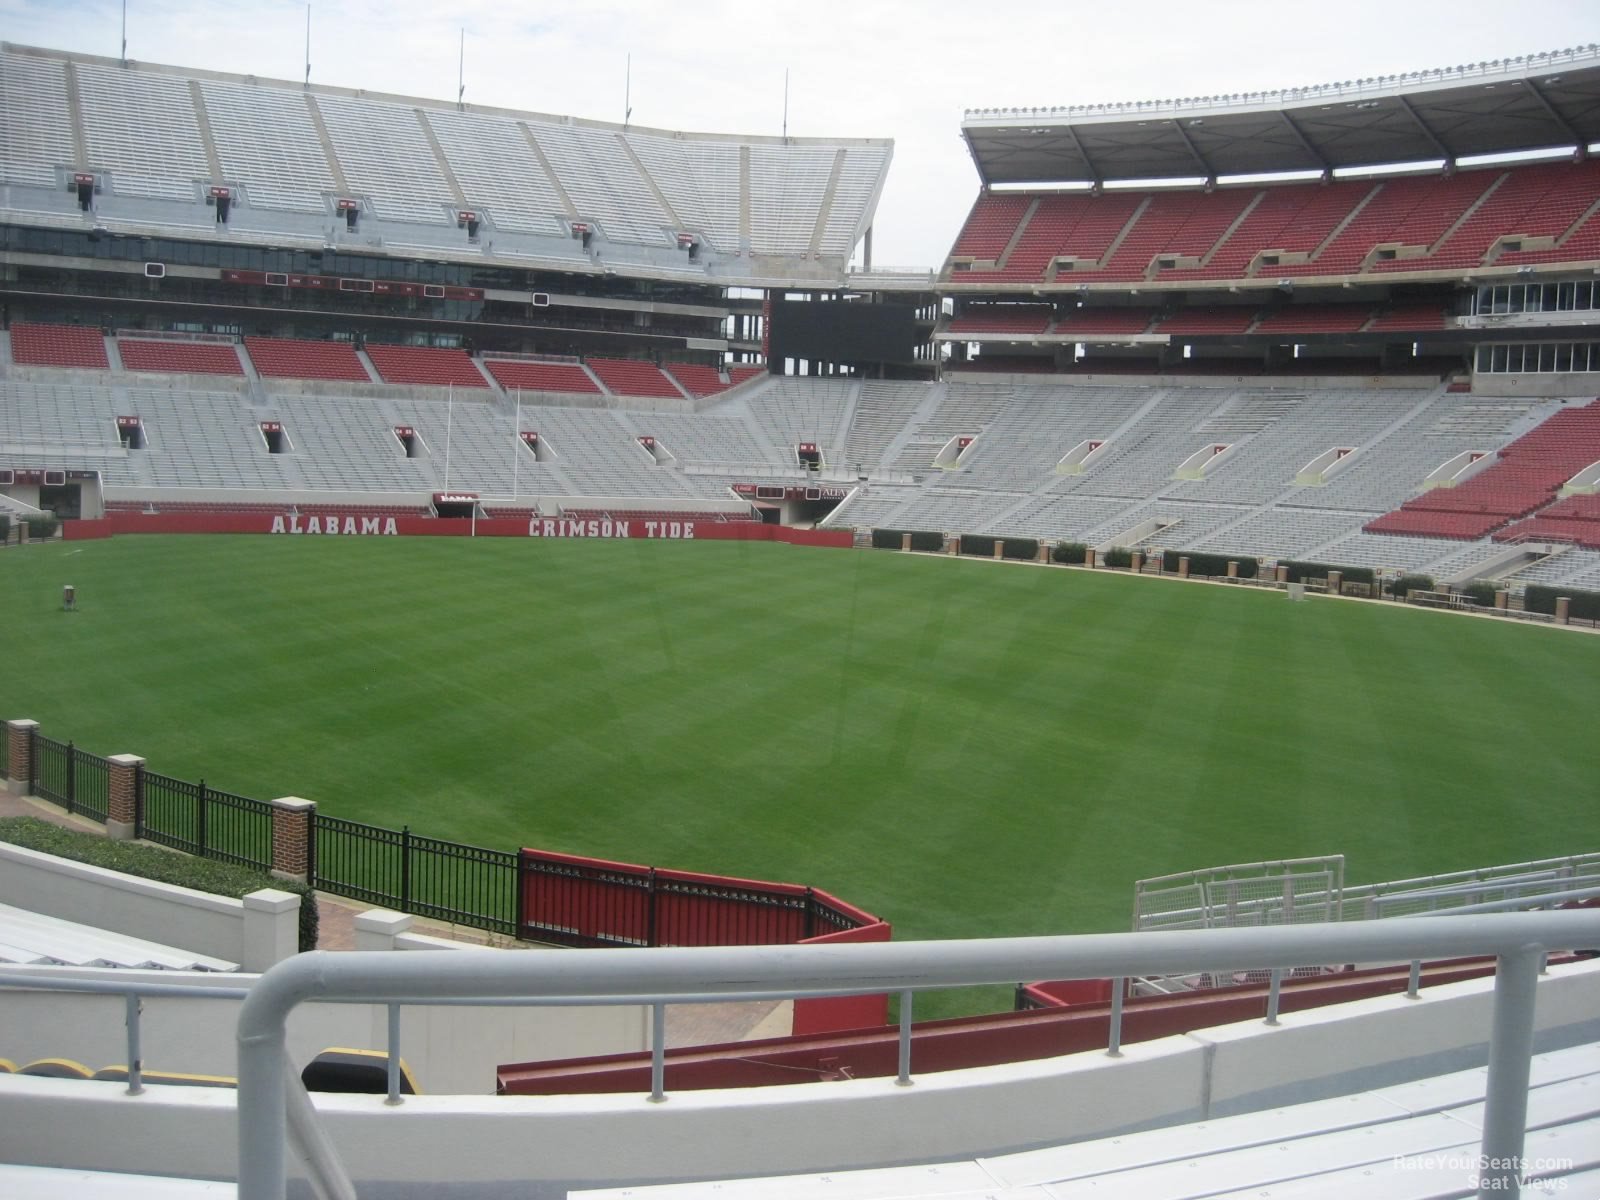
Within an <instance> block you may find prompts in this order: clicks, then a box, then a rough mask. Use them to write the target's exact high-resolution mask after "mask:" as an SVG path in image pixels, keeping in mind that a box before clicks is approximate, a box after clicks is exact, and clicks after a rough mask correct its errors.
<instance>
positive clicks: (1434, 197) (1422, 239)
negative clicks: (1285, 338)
mask: <svg viewBox="0 0 1600 1200" xmlns="http://www.w3.org/2000/svg"><path fill="white" fill-rule="evenodd" d="M1499 178H1500V173H1499V172H1497V171H1463V172H1462V173H1461V174H1459V175H1448V176H1442V177H1441V176H1420V177H1408V176H1401V177H1399V178H1396V179H1386V180H1384V182H1383V186H1382V188H1381V189H1380V190H1379V191H1378V193H1377V194H1376V195H1375V196H1373V197H1372V199H1371V200H1369V201H1368V202H1367V204H1366V206H1365V207H1364V208H1362V210H1361V211H1360V212H1359V213H1357V214H1356V217H1355V219H1354V220H1353V221H1351V222H1350V224H1349V225H1348V226H1346V227H1345V229H1344V230H1343V231H1342V232H1341V233H1340V234H1339V236H1338V237H1336V238H1334V239H1333V241H1332V243H1330V244H1329V245H1328V246H1327V248H1326V249H1324V250H1323V251H1322V253H1320V254H1318V255H1317V256H1316V258H1315V259H1313V260H1312V261H1311V262H1309V263H1306V264H1305V265H1304V266H1301V267H1296V268H1295V271H1294V273H1295V274H1296V275H1347V274H1352V273H1354V272H1357V271H1361V270H1367V269H1370V270H1385V269H1388V270H1402V271H1405V270H1416V269H1418V268H1419V267H1424V268H1425V267H1426V266H1427V265H1428V264H1425V263H1423V262H1420V261H1418V260H1416V259H1407V258H1399V257H1396V258H1394V259H1391V260H1389V261H1388V262H1387V263H1386V262H1384V261H1382V260H1377V261H1373V260H1371V259H1370V257H1369V256H1371V255H1372V254H1373V253H1374V252H1375V250H1376V248H1377V247H1379V246H1383V245H1394V246H1422V247H1432V246H1433V244H1434V243H1435V242H1437V241H1438V240H1439V239H1440V238H1441V237H1443V236H1444V234H1445V233H1446V232H1447V231H1448V230H1449V229H1450V227H1451V226H1452V225H1454V224H1455V223H1456V222H1457V221H1458V220H1460V219H1461V217H1462V216H1463V215H1464V214H1465V213H1466V212H1467V210H1468V209H1470V208H1471V207H1472V205H1473V204H1475V203H1476V202H1477V201H1478V200H1479V199H1480V198H1481V197H1483V196H1484V195H1486V194H1487V193H1488V191H1489V189H1490V188H1492V187H1493V186H1494V185H1495V184H1496V182H1497V181H1498V180H1499Z"/></svg>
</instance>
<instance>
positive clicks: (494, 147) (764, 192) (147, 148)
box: [0, 47, 892, 260]
mask: <svg viewBox="0 0 1600 1200" xmlns="http://www.w3.org/2000/svg"><path fill="white" fill-rule="evenodd" d="M74 88H75V89H76V91H77V96H78V99H79V102H80V103H79V109H80V111H81V113H82V123H83V134H84V143H85V153H86V155H87V159H88V161H86V162H80V161H78V155H77V153H76V151H75V149H74V139H73V136H72V111H73V108H72V105H71V103H70V96H71V93H72V90H73V89H74ZM0 97H3V98H4V101H5V112H6V126H7V132H8V134H11V135H12V136H9V137H8V138H7V139H6V141H5V143H4V144H3V145H0V181H4V182H11V183H16V184H20V185H25V186H30V187H36V188H54V187H56V186H57V184H58V183H59V178H58V172H59V171H62V170H66V171H71V170H75V169H92V170H94V171H97V172H109V179H108V180H107V181H105V184H104V186H105V187H106V188H107V190H108V191H109V193H110V194H111V195H114V196H130V197H139V198H142V199H148V200H170V201H184V202H196V201H197V200H198V198H199V193H198V189H197V184H198V183H199V182H201V181H208V180H209V181H212V182H227V183H230V184H234V185H239V186H242V188H243V196H242V203H243V205H244V206H245V210H244V211H246V212H248V211H249V210H250V209H253V208H261V209H266V210H276V211H280V212H290V213H303V214H310V215H315V216H318V217H322V216H328V217H332V216H333V212H332V209H331V207H330V197H331V196H332V195H333V194H334V193H336V192H343V191H349V192H351V193H354V194H355V195H356V196H357V197H363V198H365V199H367V200H368V201H369V202H370V206H371V207H370V210H369V213H368V216H369V218H371V219H376V220H379V221H385V222H408V223H412V224H420V225H431V226H435V227H439V228H440V229H441V230H442V229H443V228H445V227H448V226H449V225H451V224H453V219H452V213H453V212H454V211H455V210H457V209H458V208H461V207H469V208H474V209H477V208H482V209H483V210H485V212H486V213H487V220H488V221H489V222H490V223H491V227H492V228H493V229H497V230H500V231H504V232H508V233H520V234H524V235H526V234H539V235H544V236H546V237H550V238H555V237H565V229H564V225H563V222H565V221H567V220H584V221H589V222H593V223H595V224H597V225H598V226H599V228H600V230H601V232H602V233H603V235H604V236H605V237H606V238H607V239H609V240H611V241H614V242H622V243H631V244H640V245H644V246H649V247H654V248H655V249H656V250H658V251H660V252H662V253H667V252H669V251H671V250H673V249H675V246H676V240H675V234H676V233H677V232H678V231H680V230H691V231H694V232H696V233H698V234H699V235H701V236H702V237H703V238H704V240H705V241H706V242H707V243H708V244H709V246H710V247H711V248H712V249H713V250H716V251H719V252H721V253H723V254H726V255H730V256H731V255H735V254H740V253H748V254H755V255H777V256H784V257H789V258H794V259H803V258H806V257H808V256H812V255H815V256H819V257H827V258H832V259H837V260H843V259H845V258H847V257H848V256H849V254H850V251H851V249H852V248H853V247H854V245H855V243H856V241H857V240H858V239H859V238H860V237H861V235H862V233H863V232H864V231H865V229H866V228H867V226H868V225H869V224H870V223H871V217H872V211H873V208H874V207H875V206H876V203H877V200H878V196H879V193H880V192H881V190H882V186H883V181H884V178H885V176H886V174H887V172H888V168H889V161H890V157H891V154H892V146H891V144H890V143H888V142H887V141H865V140H851V141H832V140H822V139H812V138H803V139H794V138H790V139H783V140H781V141H780V140H779V139H776V138H762V137H748V138H741V137H737V136H723V135H710V134H685V133H672V132H665V131H652V130H631V129H623V128H621V127H618V126H613V125H608V124H604V123H601V122H595V121H578V120H573V119H570V118H561V117H549V116H541V115H537V114H531V113H530V114H515V113H505V112H500V111H491V112H485V111H471V110H468V111H458V110H457V109H455V108H454V107H453V106H449V105H445V104H440V103H438V102H434V101H427V100H418V101H415V102H410V101H405V100H401V99H398V98H394V97H390V98H383V99H380V98H376V97H367V96H355V95H350V94H348V93H344V92H338V91H332V90H330V89H325V88H320V87H313V88H300V87H293V86H287V85H284V84H281V83H276V82H271V81H263V80H258V79H255V78H254V77H238V78H229V77H226V76H219V75H216V74H214V73H209V72H208V73H206V76H205V77H204V78H200V77H199V76H193V77H191V76H190V75H189V74H187V73H185V72H184V71H181V70H177V69H173V68H164V67H155V66H150V65H148V64H132V65H128V66H121V65H114V64H111V63H109V62H106V61H105V60H88V59H85V58H83V57H82V56H72V55H65V54H58V53H56V52H53V51H28V50H25V49H23V48H19V47H8V48H7V49H6V50H5V51H4V53H0ZM202 118H203V119H202ZM319 118H320V121H321V125H322V130H325V131H326V134H327V140H326V144H324V141H323V138H322V131H320V130H319V129H318V125H317V122H318V119H319ZM205 130H209V132H210V135H211V144H210V147H209V148H208V146H207V144H206V141H205ZM213 153H214V157H215V167H213V165H212V156H213ZM218 169H220V173H221V176H222V178H221V179H216V178H215V176H216V174H217V171H218ZM191 219H192V218H190V217H187V216H185V217H182V218H178V221H179V222H180V223H181V222H182V221H183V220H191ZM296 228H299V227H298V226H296ZM418 236H419V237H420V236H423V235H421V234H418ZM388 240H391V241H392V240H393V239H388ZM502 249H503V251H504V252H505V253H512V254H516V253H521V251H518V250H515V249H513V248H511V247H503V248H502Z"/></svg>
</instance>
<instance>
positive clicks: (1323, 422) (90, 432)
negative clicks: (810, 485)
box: [0, 379, 1600, 586]
mask: <svg viewBox="0 0 1600 1200" xmlns="http://www.w3.org/2000/svg"><path fill="white" fill-rule="evenodd" d="M973 386H974V385H968V384H964V383H956V384H950V385H927V384H910V383H871V382H869V383H861V382H857V381H852V380H838V379H828V380H805V379H787V380H771V381H764V382H762V383H761V384H760V385H758V386H757V387H755V388H754V389H750V390H746V391H744V392H742V393H739V394H736V395H734V396H733V397H731V398H728V399H726V400H723V401H721V402H716V403H713V404H712V405H711V406H710V407H708V408H707V409H705V410H704V411H703V412H700V413H695V414H689V413H657V412H650V411H634V410H626V409H608V408H594V407H564V406H561V405H559V404H531V403H527V402H526V399H524V402H523V404H522V408H521V424H520V428H521V429H523V430H533V431H536V432H538V433H539V435H540V439H541V443H542V446H541V453H542V456H543V460H542V461H541V460H540V459H538V458H536V457H535V456H534V455H533V454H532V453H530V452H528V451H527V449H526V448H525V447H523V445H522V443H521V441H520V439H519V438H518V437H517V431H518V430H517V428H516V427H515V426H516V416H515V410H514V408H513V407H512V404H511V402H510V401H508V400H506V399H504V398H500V397H496V396H492V395H486V396H484V397H481V398H476V399H473V400H468V401H458V402H455V403H454V404H451V403H449V402H448V401H447V400H445V399H438V400H415V399H406V400H401V399H375V398H368V397H363V398H328V397H323V398H311V397H299V396H275V395H273V396H267V397H266V398H265V399H264V400H263V401H256V400H252V399H251V398H250V397H248V396H243V395H240V394H238V393H232V392H226V393H224V392H217V393H209V392H203V391H181V390H168V389H155V388H144V387H132V386H121V385H112V386H101V387H92V386H85V385H65V384H59V385H58V384H50V383H42V382H35V381H22V380H5V381H0V466H6V465H13V466H41V465H42V466H52V467H53V466H65V467H88V468H93V469H96V470H99V471H101V472H102V474H103V478H104V479H105V482H106V483H107V484H108V485H112V486H144V487H169V488H184V487H208V488H228V487H233V488H269V489H288V490H308V491H323V490H330V491H332V490H338V491H361V492H386V491H392V492H397V493H405V494H407V495H408V496H410V497H412V498H417V497H419V496H420V495H425V494H426V493H427V492H429V491H431V490H436V489H439V488H442V487H446V486H450V487H457V488H465V489H470V490H474V491H478V492H480V493H482V494H484V495H489V496H496V497H504V496H511V495H513V494H519V495H525V496H533V495H538V494H551V495H563V496H580V495H585V494H587V495H595V496H627V497H638V498H641V499H651V498H654V499H668V498H682V497H706V498H711V497H726V496H727V495H728V487H729V485H730V484H732V483H735V482H763V481H769V480H770V481H794V480H797V479H803V478H806V476H805V475H804V474H803V473H802V472H801V471H800V469H799V467H798V464H797V463H796V460H795V457H794V446H795V443H796V442H799V441H804V440H815V441H817V442H818V443H819V445H821V446H822V448H823V452H824V458H825V460H826V461H827V462H828V465H829V466H830V467H835V466H839V465H845V466H851V467H853V465H854V463H853V462H852V461H851V454H852V452H853V451H854V452H858V453H860V454H861V455H862V456H863V457H862V458H861V459H860V463H861V466H862V469H863V472H865V473H867V474H868V475H869V486H868V487H867V488H866V489H865V490H864V491H863V492H862V493H861V494H859V495H858V496H856V497H855V498H853V499H852V500H850V501H848V502H847V503H846V504H845V505H844V506H843V507H842V508H841V509H839V510H838V511H837V512H835V513H834V514H833V515H832V516H831V517H830V518H829V524H830V525H833V526H835V527H849V526H858V527H862V526H873V525H878V526H883V527H888V528H900V529H935V530H939V531H941V532H947V533H956V532H970V533H991V534H1009V535H1016V536H1026V537H1038V538H1043V539H1047V540H1081V541H1086V542H1089V543H1090V544H1095V545H1110V544H1115V543H1117V542H1120V541H1126V542H1127V543H1129V544H1142V545H1146V546H1159V547H1161V548H1170V549H1194V550H1208V551H1218V552H1238V553H1242V554H1253V555H1258V556H1261V557H1264V558H1280V557H1292V558H1313V559H1317V560H1320V561H1328V562H1338V563H1345V564H1348V565H1351V566H1372V567H1379V568H1384V569H1390V570H1428V571H1430V573H1437V574H1443V575H1454V574H1456V573H1457V572H1460V571H1464V570H1467V569H1469V568H1471V567H1472V566H1473V565H1474V564H1475V563H1476V562H1478V561H1481V560H1482V559H1486V558H1488V557H1489V556H1490V555H1492V554H1494V553H1495V552H1496V547H1495V546H1493V544H1491V543H1489V542H1487V541H1478V542H1462V541H1458V540H1450V539H1443V538H1414V537H1395V536H1388V535H1378V534H1366V533H1362V532H1361V527H1362V526H1363V525H1364V524H1366V523H1367V522H1368V521H1370V520H1371V519H1372V518H1373V517H1375V516H1376V515H1378V514H1379V513H1382V512H1384V511H1387V510H1389V509H1391V508H1393V507H1395V506H1397V505H1398V504H1399V503H1400V502H1401V501H1403V500H1405V499H1406V498H1407V497H1409V496H1411V495H1414V494H1416V493H1417V492H1418V491H1419V490H1420V487H1421V482H1422V479H1423V477H1424V476H1425V475H1426V474H1427V473H1428V472H1429V471H1431V470H1432V469H1433V468H1434V467H1436V466H1438V465H1439V464H1440V463H1441V462H1443V461H1444V460H1445V459H1447V458H1449V457H1450V456H1451V455H1453V454H1455V453H1458V452H1459V451H1460V450H1461V449H1465V448H1478V449H1483V450H1486V451H1493V450H1494V449H1496V448H1498V447H1499V446H1502V445H1504V444H1505V443H1506V442H1507V441H1509V440H1510V439H1511V438H1512V437H1513V436H1516V435H1519V434H1520V433H1522V432H1523V431H1524V430H1525V429H1526V428H1528V427H1530V426H1531V425H1532V424H1533V423H1534V422H1536V421H1538V420H1542V419H1543V418H1544V417H1547V416H1548V415H1550V413H1552V412H1554V411H1557V410H1558V409H1559V407H1560V401H1527V402H1520V403H1517V404H1510V405H1503V406H1495V407H1496V409H1497V411H1496V412H1495V413H1494V414H1492V416H1486V415H1485V413H1484V412H1483V411H1482V409H1483V408H1484V407H1485V406H1483V405H1481V404H1472V405H1469V404H1468V403H1467V402H1468V401H1470V400H1471V397H1462V396H1454V395H1451V394H1449V393H1447V392H1445V391H1443V389H1435V390H1434V391H1431V392H1422V393H1419V392H1417V391H1415V390H1406V391H1394V392H1389V391H1383V390H1371V391H1365V392H1349V393H1347V392H1343V391H1334V392H1329V393H1326V394H1324V393H1320V392H1310V393H1306V394H1301V395H1298V396H1296V397H1294V398H1292V399H1291V398H1289V397H1287V396H1286V395H1284V394H1281V393H1278V394H1274V393H1271V392H1270V391H1268V390H1266V389H1249V388H1245V389H1239V388H1234V387H1217V386H1214V385H1205V384H1201V385H1196V386H1172V385H1168V386H1164V387H1161V388H1157V389H1150V388H1139V387H1127V386H1109V387H1090V386H1085V385H1081V384H1069V385H1057V386H1050V385H1044V384H1031V383H1030V384H1028V385H1024V386H1016V387H1008V386H1007V385H977V390H975V391H969V390H968V389H969V388H972V387H973ZM969 397H970V398H971V399H972V400H973V404H972V406H971V408H970V409H964V408H963V403H964V401H965V400H966V399H967V398H969ZM1469 408H1470V409H1475V410H1477V411H1474V412H1468V413H1467V414H1466V416H1467V420H1468V421H1469V422H1471V423H1475V431H1474V432H1471V433H1470V434H1462V433H1460V432H1459V431H1458V430H1459V428H1460V425H1459V423H1458V422H1456V421H1455V420H1454V417H1453V414H1454V413H1456V412H1458V411H1461V410H1464V409H1469ZM127 414H137V415H139V416H140V417H141V418H142V419H143V422H144V426H145V438H146V441H147V443H148V448H147V449H144V450H136V451H131V452H129V451H124V450H123V449H122V447H121V443H120V441H119V439H118V433H117V429H116V418H117V417H118V416H122V415H127ZM263 420H279V421H282V422H283V423H284V426H285V430H286V433H287V437H288V442H289V447H290V448H289V452H287V453H284V454H280V455H272V454H269V453H267V448H266V445H265V441H264V439H263V438H262V436H261V433H260V428H259V423H260V422H261V421H263ZM1230 423H1231V424H1232V425H1233V432H1234V436H1240V437H1242V438H1244V439H1246V440H1245V442H1244V443H1243V445H1241V448H1240V450H1239V451H1238V452H1236V453H1235V454H1234V455H1232V456H1230V457H1229V458H1227V459H1225V460H1223V461H1222V462H1221V463H1220V464H1219V465H1218V467H1217V468H1216V469H1215V470H1214V471H1213V472H1212V473H1211V474H1210V475H1209V476H1208V477H1206V478H1205V479H1203V480H1175V479H1173V478H1172V473H1173V470H1174V469H1175V467H1176V466H1177V464H1178V462H1179V461H1181V460H1182V459H1183V458H1184V457H1186V456H1187V455H1188V454H1189V453H1191V452H1192V451H1193V450H1194V449H1196V448H1197V447H1198V446H1201V445H1204V444H1205V439H1206V437H1207V436H1208V435H1209V436H1220V434H1219V430H1222V429H1224V428H1225V427H1226V426H1228V425H1229V424H1230ZM401 424H404V425H411V426H413V427H414V428H415V429H416V431H417V435H418V443H419V446H420V448H421V453H420V456H419V457H417V458H412V459H408V458H406V457H405V453H404V450H403V448H402V447H401V445H400V443H399V441H398V439H396V438H395V437H394V434H393V428H394V426H395V425H401ZM953 429H966V430H970V431H971V432H972V434H973V435H974V436H976V437H977V438H978V440H977V442H976V443H975V444H974V445H973V447H972V448H971V449H970V450H969V451H968V453H967V455H966V456H965V458H964V459H963V461H962V463H961V465H960V467H959V469H955V470H948V471H947V470H939V469H936V468H932V467H931V466H924V467H923V469H922V471H921V472H920V474H919V476H918V477H917V479H916V481H915V485H914V486H911V485H908V483H907V482H906V480H905V476H903V475H898V474H895V475H885V474H884V473H883V472H884V469H885V468H886V467H887V468H890V469H892V468H894V467H897V466H900V465H902V464H904V463H905V462H906V461H907V459H906V455H907V447H909V446H912V445H916V444H918V443H919V442H920V444H921V446H922V448H923V449H924V450H925V449H926V447H927V446H928V445H931V443H932V442H933V440H934V438H935V437H937V436H940V435H943V434H944V433H945V432H946V431H947V430H953ZM929 430H932V431H934V432H933V433H929V432H928V431H929ZM1440 430H1447V432H1440ZM642 436H650V437H654V438H656V439H657V440H658V443H659V445H660V446H661V447H663V448H664V449H665V450H666V451H668V452H669V453H670V455H671V458H670V461H668V462H665V463H658V462H657V461H656V460H655V458H654V457H653V456H652V455H651V454H650V453H649V452H648V451H646V450H645V449H644V448H643V447H642V446H641V445H640V444H639V441H638V439H639V438H640V437H642ZM951 436H953V435H951ZM1089 438H1109V439H1110V444H1109V446H1108V447H1107V449H1106V451H1105V452H1104V457H1103V459H1102V460H1097V461H1096V462H1095V463H1093V464H1091V466H1090V467H1089V468H1088V469H1087V470H1086V471H1084V472H1083V473H1082V474H1079V475H1065V474H1057V473H1056V464H1057V462H1058V461H1059V459H1060V458H1061V456H1062V455H1063V454H1065V453H1066V452H1067V451H1068V450H1070V449H1071V448H1072V447H1074V446H1076V445H1077V444H1079V443H1080V442H1082V441H1084V440H1085V439H1089ZM841 445H842V446H843V447H844V449H843V450H842V451H840V450H837V449H836V447H838V446H841ZM1335 445H1353V446H1356V447H1357V448H1358V451H1357V454H1356V456H1355V457H1354V458H1353V459H1352V465H1351V467H1350V468H1349V469H1348V470H1347V471H1345V472H1343V473H1340V474H1338V475H1335V476H1334V478H1333V480H1332V481H1331V482H1330V483H1329V484H1327V485H1325V486H1298V485H1296V484H1295V482H1294V472H1295V471H1297V470H1298V469H1299V467H1300V466H1303V465H1304V463H1305V462H1306V461H1308V460H1309V459H1310V458H1312V457H1314V456H1315V455H1316V454H1317V453H1320V452H1321V451H1322V450H1324V449H1327V448H1331V447H1332V446H1335ZM1247 451H1248V452H1247ZM1358 468H1359V470H1360V471H1361V476H1360V478H1359V479H1358V480H1357V482H1356V483H1355V484H1354V485H1352V486H1350V487H1341V486H1339V485H1340V483H1341V481H1342V480H1344V479H1345V478H1346V477H1347V476H1353V475H1354V474H1355V473H1356V471H1357V470H1358ZM874 473H876V474H878V475H879V476H880V478H881V479H882V482H877V481H872V480H871V479H870V476H871V475H872V474H874ZM852 474H853V471H852ZM891 481H892V482H891ZM1262 497H1266V498H1267V499H1266V500H1265V501H1262V499H1261V498H1262ZM1352 497H1353V498H1355V499H1357V500H1359V503H1356V504H1351V503H1349V500H1350V499H1351V498H1352ZM1149 523H1159V524H1157V525H1156V528H1155V531H1154V532H1151V531H1150V528H1149ZM1597 564H1600V556H1597V555H1596V554H1595V552H1588V551H1567V552H1563V553H1560V554H1557V555H1555V556H1554V557H1552V558H1550V559H1548V560H1545V561H1543V562H1541V563H1539V564H1538V565H1537V566H1534V567H1523V568H1521V569H1519V570H1513V571H1512V572H1511V576H1512V577H1513V578H1515V579H1516V580H1519V581H1520V580H1526V581H1534V582H1552V583H1554V582H1562V583H1567V582H1571V583H1573V585H1574V586H1581V584H1580V583H1579V582H1578V581H1579V580H1584V581H1588V582H1590V583H1593V582H1600V580H1596V578H1595V577H1596V574H1597Z"/></svg>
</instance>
